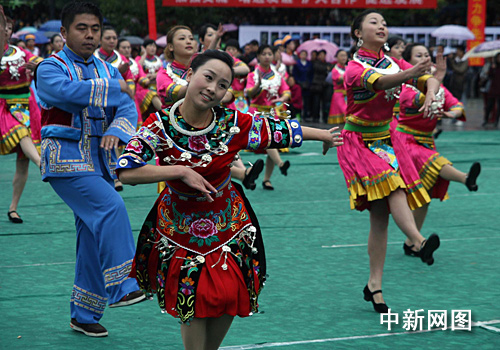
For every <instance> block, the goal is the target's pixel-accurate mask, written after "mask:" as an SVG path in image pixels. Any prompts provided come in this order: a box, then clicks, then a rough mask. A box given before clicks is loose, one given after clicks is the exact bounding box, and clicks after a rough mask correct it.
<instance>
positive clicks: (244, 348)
mask: <svg viewBox="0 0 500 350" xmlns="http://www.w3.org/2000/svg"><path fill="white" fill-rule="evenodd" d="M495 323H500V320H491V321H484V322H482V321H480V322H472V327H482V328H485V329H490V330H491V329H495V330H496V329H498V328H495V327H491V326H487V325H488V324H495ZM434 331H441V329H429V330H421V331H412V332H395V333H380V334H371V335H355V336H351V337H339V338H326V339H312V340H300V341H290V342H275V343H265V344H247V345H233V346H224V347H222V348H220V349H221V350H250V349H263V348H276V347H280V346H289V345H302V344H313V343H330V342H337V341H343V340H356V339H370V338H381V337H390V336H393V335H404V334H418V333H429V332H434Z"/></svg>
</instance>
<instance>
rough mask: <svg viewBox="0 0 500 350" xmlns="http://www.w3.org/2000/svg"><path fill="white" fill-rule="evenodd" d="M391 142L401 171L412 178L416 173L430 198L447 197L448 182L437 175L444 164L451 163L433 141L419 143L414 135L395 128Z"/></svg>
mask: <svg viewBox="0 0 500 350" xmlns="http://www.w3.org/2000/svg"><path fill="white" fill-rule="evenodd" d="M392 143H393V146H394V151H395V152H396V157H398V159H399V160H400V167H401V172H402V173H403V174H407V177H411V178H413V177H414V176H415V174H418V176H419V178H420V179H421V181H422V184H423V185H424V188H425V190H426V191H427V192H428V194H429V196H430V197H431V198H439V199H440V200H441V201H443V200H446V199H448V198H449V197H448V186H449V184H450V182H449V181H448V180H445V179H443V178H442V177H440V176H439V173H440V171H441V169H442V168H443V166H444V165H446V164H450V165H451V164H452V163H451V162H450V161H449V160H448V159H446V158H444V157H443V156H441V155H440V154H439V153H438V152H437V151H436V146H435V144H434V142H433V141H432V143H421V142H418V141H417V140H416V139H415V136H414V135H411V134H407V133H404V132H401V131H397V130H395V131H394V132H393V133H392Z"/></svg>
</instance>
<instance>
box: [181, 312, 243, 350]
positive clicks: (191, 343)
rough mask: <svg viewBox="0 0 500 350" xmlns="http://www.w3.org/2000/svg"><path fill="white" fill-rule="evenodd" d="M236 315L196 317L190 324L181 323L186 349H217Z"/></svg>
mask: <svg viewBox="0 0 500 350" xmlns="http://www.w3.org/2000/svg"><path fill="white" fill-rule="evenodd" d="M233 319H234V317H233V316H229V315H223V316H221V317H212V318H195V319H193V320H191V322H190V324H189V325H186V324H182V325H181V335H182V342H183V343H184V349H185V350H217V349H218V348H219V346H220V345H221V344H222V341H223V340H224V337H225V336H226V334H227V332H228V330H229V327H231V323H232V322H233Z"/></svg>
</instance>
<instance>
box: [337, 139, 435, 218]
mask: <svg viewBox="0 0 500 350" xmlns="http://www.w3.org/2000/svg"><path fill="white" fill-rule="evenodd" d="M342 138H343V142H344V144H343V145H342V146H340V147H338V148H337V157H338V161H339V165H340V168H341V169H342V172H343V173H344V178H345V181H346V185H347V189H348V191H349V199H350V203H351V209H356V210H359V211H363V210H365V209H370V202H372V201H375V200H379V199H383V198H386V197H388V196H389V195H390V194H391V193H392V192H394V191H396V190H397V189H398V188H402V189H405V191H406V193H407V200H408V205H409V206H410V208H411V209H415V208H418V207H420V206H422V205H423V204H425V203H428V202H429V201H430V198H429V196H428V194H427V192H426V191H425V189H424V188H423V185H422V183H421V181H420V179H419V178H418V176H417V177H416V178H415V179H414V181H410V182H408V183H406V181H405V180H404V179H403V177H402V175H401V174H400V172H399V170H396V169H394V168H393V167H392V166H391V165H390V164H389V163H388V162H387V161H386V160H385V159H382V158H381V157H379V156H378V155H376V154H375V153H374V152H372V151H371V150H370V149H369V148H368V147H367V146H366V145H365V142H364V140H363V133H361V132H354V131H349V130H343V131H342ZM399 162H400V159H399V158H398V163H399Z"/></svg>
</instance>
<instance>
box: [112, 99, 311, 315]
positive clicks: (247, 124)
mask: <svg viewBox="0 0 500 350" xmlns="http://www.w3.org/2000/svg"><path fill="white" fill-rule="evenodd" d="M172 108H174V109H175V105H174V107H172ZM170 110H171V109H165V110H162V111H160V112H158V113H156V114H152V115H151V116H150V117H149V118H148V119H147V120H146V121H145V122H144V124H143V126H142V127H141V128H140V129H139V131H138V132H137V134H136V136H135V137H134V138H132V140H131V141H130V142H129V143H128V145H127V147H126V148H125V151H124V153H123V155H122V156H121V157H120V159H119V161H118V166H117V171H118V172H119V171H120V169H123V168H137V167H141V166H144V165H145V164H146V163H147V162H148V161H150V160H151V159H152V158H153V157H154V156H155V155H156V156H157V157H158V159H159V164H160V165H162V166H168V165H174V164H177V165H184V166H187V167H190V168H192V169H193V170H195V171H196V172H198V173H199V174H201V175H202V176H203V177H204V178H205V179H206V180H207V181H209V182H210V183H211V184H212V185H213V186H214V187H215V188H217V190H218V192H217V193H216V194H213V195H212V197H213V198H214V202H212V203H209V202H207V201H206V200H205V197H204V196H203V195H201V194H200V193H199V192H198V193H197V192H196V191H194V190H193V189H192V188H190V187H189V186H187V185H186V184H185V183H184V182H182V181H180V180H172V181H167V187H166V188H165V189H164V190H163V191H162V193H161V194H160V196H159V197H158V199H157V201H156V203H155V205H154V207H153V209H152V210H151V212H150V213H149V215H148V217H147V218H146V221H145V222H144V225H143V227H142V230H141V232H140V234H139V239H138V243H137V252H136V256H135V260H134V266H133V268H132V276H134V277H136V278H137V280H138V282H139V285H140V287H141V288H142V289H143V290H145V291H146V292H148V293H156V294H157V296H158V302H159V304H160V307H161V309H162V310H165V311H166V312H168V313H169V314H171V315H173V316H175V317H179V318H180V320H181V321H182V322H187V321H189V320H190V319H191V318H193V317H197V318H203V317H220V316H222V315H224V314H228V315H232V316H236V315H238V316H241V317H245V316H249V315H251V314H252V313H253V312H257V308H258V303H257V297H258V295H259V293H260V291H261V289H262V287H263V282H264V280H265V276H266V264H265V255H264V246H263V242H262V237H261V234H260V229H259V225H258V222H257V219H256V217H255V214H254V213H253V210H252V208H251V206H250V204H249V203H248V201H247V199H246V197H245V196H244V193H243V190H242V189H241V186H239V185H238V184H235V183H233V182H231V175H230V168H229V165H230V164H231V162H233V160H234V157H235V156H236V154H237V153H238V152H239V151H240V150H242V149H250V150H262V149H266V148H285V147H290V146H292V147H296V146H299V145H300V143H301V142H302V135H301V133H302V132H301V128H300V125H299V124H298V123H297V122H296V121H289V120H279V119H267V118H261V117H258V116H250V115H248V114H241V113H239V112H236V111H233V110H230V109H227V108H222V107H216V108H215V109H214V120H213V123H212V124H211V125H210V126H209V127H208V128H206V129H204V130H199V129H195V128H193V127H191V126H190V125H188V124H187V123H186V122H185V121H184V119H183V118H182V116H180V115H179V114H177V113H173V114H172V115H170Z"/></svg>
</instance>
